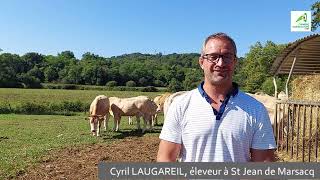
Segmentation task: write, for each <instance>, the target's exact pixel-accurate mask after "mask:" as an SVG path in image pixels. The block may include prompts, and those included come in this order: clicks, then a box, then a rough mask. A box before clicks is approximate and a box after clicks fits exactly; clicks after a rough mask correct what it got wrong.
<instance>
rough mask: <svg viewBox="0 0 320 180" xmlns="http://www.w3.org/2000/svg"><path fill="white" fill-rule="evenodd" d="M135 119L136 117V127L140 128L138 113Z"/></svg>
mask: <svg viewBox="0 0 320 180" xmlns="http://www.w3.org/2000/svg"><path fill="white" fill-rule="evenodd" d="M136 119H137V129H138V130H139V129H141V127H140V116H139V115H138V114H137V115H136Z"/></svg>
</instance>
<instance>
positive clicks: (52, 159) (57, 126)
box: [0, 89, 163, 179]
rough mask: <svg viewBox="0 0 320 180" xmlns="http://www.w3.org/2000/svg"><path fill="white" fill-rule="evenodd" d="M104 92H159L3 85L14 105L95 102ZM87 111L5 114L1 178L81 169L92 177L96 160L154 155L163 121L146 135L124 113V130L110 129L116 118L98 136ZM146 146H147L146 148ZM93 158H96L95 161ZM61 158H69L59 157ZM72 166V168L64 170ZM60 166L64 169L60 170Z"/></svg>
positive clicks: (4, 98) (0, 119)
mask: <svg viewBox="0 0 320 180" xmlns="http://www.w3.org/2000/svg"><path fill="white" fill-rule="evenodd" d="M99 94H105V95H107V96H118V97H132V96H138V95H147V96H149V97H154V96H156V95H157V94H158V93H143V92H123V91H121V92H115V91H112V92H106V91H85V90H47V89H39V90H38V89H0V101H1V103H5V102H10V105H11V106H12V107H15V106H16V105H18V104H20V103H25V102H30V101H31V102H34V103H37V104H41V103H50V102H58V103H59V102H63V101H74V100H78V101H83V102H85V103H88V104H90V102H91V101H92V100H93V99H94V97H95V96H96V95H99ZM86 116H87V114H85V113H83V112H74V115H72V116H62V115H25V114H0V127H1V128H0V179H9V178H10V179H11V178H13V179H21V178H22V179H39V178H40V179H45V178H49V179H52V178H59V177H60V176H61V177H62V176H63V177H69V178H70V177H76V176H77V174H78V175H79V174H81V173H82V176H78V177H79V178H80V177H82V178H87V179H91V178H92V177H94V176H93V175H95V174H96V173H97V172H96V171H97V169H96V168H97V166H96V165H97V163H98V162H99V161H101V160H105V161H108V160H109V161H113V160H117V161H121V160H125V161H154V160H155V153H156V150H157V145H158V135H159V133H160V130H161V126H155V128H154V131H152V132H149V131H147V132H146V133H145V134H142V133H141V132H140V131H137V130H136V123H135V121H134V125H128V118H127V117H123V118H122V120H121V125H120V131H119V132H111V129H112V127H113V119H112V118H111V119H110V121H109V131H107V132H105V131H102V135H101V137H98V138H97V137H93V136H91V135H90V129H89V124H88V121H86V120H84V118H85V117H86ZM162 121H163V117H162V116H160V117H159V122H160V123H162ZM141 122H143V121H142V120H141ZM139 143H140V145H138V146H136V145H137V144H139ZM150 143H151V145H150ZM121 147H122V148H121ZM127 147H131V148H129V149H128V148H127ZM142 147H145V148H144V149H141V148H142ZM88 149H89V150H88ZM108 153H109V154H108ZM78 157H80V158H81V159H82V160H81V162H82V163H81V162H79V159H78V161H77V158H78ZM92 158H96V159H95V160H94V161H93V162H91V161H92ZM62 160H63V161H65V162H66V163H62V162H60V161H62ZM73 161H74V162H73ZM89 161H90V163H91V166H90V168H88V167H87V168H81V167H78V171H77V170H75V169H74V167H77V166H83V167H84V166H85V164H87V162H89ZM48 163H49V165H48ZM50 163H52V164H50ZM70 163H71V164H70ZM90 163H89V164H90ZM45 164H46V165H45ZM53 164H54V165H53ZM81 164H82V165H81ZM64 165H66V166H65V167H64ZM50 167H51V168H50ZM67 167H70V169H69V171H68V172H65V171H66V169H68V168H67ZM71 167H72V168H71ZM48 168H49V169H48ZM59 168H62V169H64V170H65V171H63V170H62V171H61V170H58V169H59ZM76 169H77V168H76ZM85 169H86V170H85ZM41 173H42V174H41ZM83 173H85V174H83ZM86 174H87V175H88V176H87V175H86ZM61 177H60V178H61Z"/></svg>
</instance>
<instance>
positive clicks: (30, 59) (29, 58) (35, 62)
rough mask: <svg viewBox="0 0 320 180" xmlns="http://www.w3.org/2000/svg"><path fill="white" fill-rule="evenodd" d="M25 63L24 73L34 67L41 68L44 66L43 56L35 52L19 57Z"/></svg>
mask: <svg viewBox="0 0 320 180" xmlns="http://www.w3.org/2000/svg"><path fill="white" fill-rule="evenodd" d="M21 59H23V60H24V61H25V63H26V69H25V72H27V71H29V70H30V69H32V68H33V67H34V66H38V67H43V66H44V56H43V55H42V54H39V53H36V52H29V53H26V54H25V55H23V56H22V57H21Z"/></svg>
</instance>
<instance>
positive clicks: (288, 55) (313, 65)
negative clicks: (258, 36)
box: [271, 34, 320, 75]
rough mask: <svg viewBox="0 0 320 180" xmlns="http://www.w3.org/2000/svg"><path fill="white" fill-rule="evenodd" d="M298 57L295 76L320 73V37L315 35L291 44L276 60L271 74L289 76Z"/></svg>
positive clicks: (294, 70)
mask: <svg viewBox="0 0 320 180" xmlns="http://www.w3.org/2000/svg"><path fill="white" fill-rule="evenodd" d="M294 57H296V62H295V65H294V69H293V71H292V73H293V74H299V75H302V74H316V73H320V35H319V34H313V35H310V36H307V37H304V38H302V39H298V40H296V41H295V42H293V43H289V44H288V45H287V47H286V48H285V49H284V50H283V51H282V53H281V54H280V55H279V56H278V57H277V58H276V60H275V61H274V63H273V65H272V67H271V73H272V74H274V75H278V74H289V73H290V69H291V66H292V64H293V62H294Z"/></svg>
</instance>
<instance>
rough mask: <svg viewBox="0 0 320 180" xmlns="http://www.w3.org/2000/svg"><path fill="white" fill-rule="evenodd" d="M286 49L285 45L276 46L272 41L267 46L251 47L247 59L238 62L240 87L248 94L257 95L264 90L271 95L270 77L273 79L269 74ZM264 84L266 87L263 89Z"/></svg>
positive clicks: (236, 75)
mask: <svg viewBox="0 0 320 180" xmlns="http://www.w3.org/2000/svg"><path fill="white" fill-rule="evenodd" d="M284 47H285V46H284V45H276V44H275V43H273V42H271V41H267V42H266V44H265V45H262V44H261V43H260V42H257V43H256V44H255V45H253V46H251V48H250V51H249V53H247V54H246V56H245V58H244V59H243V60H242V59H241V60H240V59H239V60H238V63H239V64H238V66H237V69H236V72H235V81H239V84H240V86H241V87H242V89H243V90H244V91H246V92H250V93H255V92H257V91H263V88H264V90H266V91H267V92H266V93H269V92H270V91H271V87H270V77H272V75H271V74H270V73H269V72H270V68H271V66H272V63H273V61H274V60H275V58H276V57H277V55H278V54H279V53H280V52H281V51H282V50H283V49H284ZM268 79H269V80H268ZM265 81H267V82H265ZM264 82H265V85H264V86H263V87H262V84H264ZM271 82H272V81H271Z"/></svg>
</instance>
